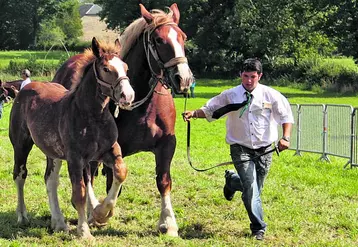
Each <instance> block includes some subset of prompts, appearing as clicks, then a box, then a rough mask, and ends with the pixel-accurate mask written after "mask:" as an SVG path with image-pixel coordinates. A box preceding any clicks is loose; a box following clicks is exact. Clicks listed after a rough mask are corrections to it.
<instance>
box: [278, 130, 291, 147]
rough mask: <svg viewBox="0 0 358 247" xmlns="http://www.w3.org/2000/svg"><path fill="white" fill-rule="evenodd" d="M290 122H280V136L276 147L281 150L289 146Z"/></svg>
mask: <svg viewBox="0 0 358 247" xmlns="http://www.w3.org/2000/svg"><path fill="white" fill-rule="evenodd" d="M291 130H292V123H284V124H282V133H283V134H282V137H281V139H280V140H279V141H278V149H279V150H280V152H281V151H283V150H286V149H288V148H289V147H290V141H291Z"/></svg>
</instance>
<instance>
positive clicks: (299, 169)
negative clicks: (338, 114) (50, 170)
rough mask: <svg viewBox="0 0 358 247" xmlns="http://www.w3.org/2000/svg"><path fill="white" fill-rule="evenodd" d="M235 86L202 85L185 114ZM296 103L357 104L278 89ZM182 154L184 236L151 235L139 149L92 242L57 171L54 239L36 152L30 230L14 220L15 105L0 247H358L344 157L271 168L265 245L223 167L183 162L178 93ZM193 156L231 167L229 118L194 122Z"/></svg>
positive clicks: (179, 195)
mask: <svg viewBox="0 0 358 247" xmlns="http://www.w3.org/2000/svg"><path fill="white" fill-rule="evenodd" d="M235 83H237V82H231V81H216V80H204V79H202V80H200V79H199V80H198V83H197V87H196V96H197V97H196V98H194V99H189V100H188V102H187V108H188V109H196V108H198V107H200V106H202V105H203V104H204V103H205V102H206V101H207V100H208V99H209V98H210V97H212V96H214V95H216V94H217V93H219V92H220V91H222V90H224V89H226V88H230V87H232V86H234V85H235ZM276 89H278V90H279V91H281V92H282V93H283V94H284V95H286V96H287V97H288V98H289V100H290V102H291V103H299V104H300V103H334V104H350V105H353V106H355V107H357V106H358V98H357V97H335V96H334V95H329V96H327V95H324V94H317V93H313V92H308V91H301V90H298V89H292V88H286V87H285V88H284V87H277V88H276ZM174 100H175V104H176V108H177V116H178V117H177V124H176V135H177V150H176V153H175V156H174V160H173V163H172V178H173V190H172V203H173V208H174V211H175V215H176V219H177V223H178V226H179V236H180V237H179V238H171V237H167V236H164V235H160V234H158V233H157V232H156V231H155V227H156V224H157V221H158V219H159V213H160V212H159V210H160V198H159V193H158V191H157V188H156V185H155V171H154V157H153V155H152V154H150V153H140V154H136V155H133V156H130V157H126V158H125V161H126V163H127V165H128V167H129V174H128V178H127V180H126V182H125V185H124V188H123V192H122V195H121V196H120V198H119V200H118V203H117V206H116V210H115V213H114V217H113V218H112V219H111V220H110V221H109V224H108V225H107V226H106V227H104V228H102V229H96V228H93V229H91V231H92V234H93V235H94V236H95V237H96V240H95V241H94V242H87V241H84V240H81V239H77V238H76V236H75V232H76V230H75V226H76V223H77V222H76V219H77V214H76V211H75V210H74V209H73V208H72V206H71V203H70V193H71V187H70V182H69V178H68V176H67V167H66V165H65V166H64V167H63V168H62V171H61V180H60V186H59V197H60V198H59V199H60V206H61V208H62V210H63V212H64V215H65V218H66V220H67V222H69V223H68V224H70V229H71V230H70V233H69V234H66V233H53V232H52V231H51V230H50V214H49V206H48V199H47V194H46V188H45V185H44V181H43V175H44V168H45V157H44V155H43V154H42V153H41V152H40V151H39V150H38V149H37V148H33V150H32V151H31V153H30V156H29V159H28V169H29V175H28V178H27V182H26V185H25V200H26V204H27V209H28V212H29V217H30V225H28V226H18V225H17V224H16V220H17V217H16V213H15V210H16V198H17V197H16V188H15V184H14V182H13V180H12V167H13V151H12V146H11V144H10V142H9V139H8V130H7V128H8V118H9V112H10V108H11V105H6V106H5V109H4V110H5V116H4V117H3V118H2V119H1V120H0V129H1V131H0V163H1V166H0V189H1V194H0V246H193V247H194V246H195V247H196V246H205V247H206V246H317V247H318V246H332V247H333V246H334V247H336V246H347V247H348V246H357V245H358V193H357V188H358V169H343V166H344V164H345V163H346V161H347V160H346V159H341V158H336V157H330V158H331V161H332V162H331V163H326V162H321V161H319V157H320V155H318V154H309V153H304V154H303V156H302V157H298V156H294V152H293V151H285V152H283V153H281V155H280V156H279V157H277V156H274V162H273V165H272V168H271V171H270V173H269V175H268V178H267V180H266V183H265V187H264V191H263V195H262V200H263V206H264V211H265V220H266V222H267V223H268V229H267V233H266V239H265V241H264V242H258V241H256V240H253V239H252V238H251V237H249V235H250V229H249V220H248V217H247V214H246V211H245V208H244V206H243V203H242V202H241V199H240V195H239V194H236V195H235V197H234V200H233V201H231V202H228V201H226V200H225V198H224V197H223V194H222V188H223V185H224V177H223V175H224V171H225V169H232V167H230V166H229V167H220V168H217V169H214V170H210V171H208V172H204V173H199V172H196V171H194V170H193V169H192V168H191V167H190V166H189V164H188V162H187V157H186V124H185V123H184V122H183V121H182V119H181V117H180V114H181V113H182V112H183V110H184V105H185V104H184V99H183V98H182V97H181V96H177V97H176V98H175V99H174ZM191 139H192V141H191V155H192V160H193V164H194V165H195V166H197V167H199V168H205V167H209V166H211V165H214V164H217V163H219V162H224V161H229V160H230V156H229V147H228V145H226V144H225V122H224V120H218V121H216V122H213V123H210V124H209V123H207V122H206V121H205V120H195V121H193V122H192V129H191ZM95 184H96V186H95V190H96V194H97V196H104V193H105V192H104V191H105V180H104V177H103V176H99V177H98V179H97V180H96V182H95Z"/></svg>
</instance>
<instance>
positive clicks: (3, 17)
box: [0, 0, 82, 50]
mask: <svg viewBox="0 0 358 247" xmlns="http://www.w3.org/2000/svg"><path fill="white" fill-rule="evenodd" d="M0 9H1V12H0V49H1V50H10V49H11V50H14V49H31V48H33V49H37V48H39V47H41V48H46V47H48V46H51V45H53V44H55V43H57V42H60V41H61V42H64V43H66V44H68V45H70V44H74V43H76V42H78V37H80V36H81V35H82V23H81V18H80V15H79V1H78V0H1V1H0Z"/></svg>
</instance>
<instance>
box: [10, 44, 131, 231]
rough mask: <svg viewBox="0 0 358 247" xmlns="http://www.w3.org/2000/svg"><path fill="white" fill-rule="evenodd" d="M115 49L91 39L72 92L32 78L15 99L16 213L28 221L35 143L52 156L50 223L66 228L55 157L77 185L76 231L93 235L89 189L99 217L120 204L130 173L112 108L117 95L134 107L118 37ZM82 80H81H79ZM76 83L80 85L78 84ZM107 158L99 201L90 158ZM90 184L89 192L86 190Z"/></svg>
mask: <svg viewBox="0 0 358 247" xmlns="http://www.w3.org/2000/svg"><path fill="white" fill-rule="evenodd" d="M115 45H116V46H115V47H114V46H113V45H112V48H110V46H109V45H106V44H102V43H98V42H97V40H96V39H95V38H93V40H92V49H88V50H87V51H86V52H85V54H84V56H83V59H82V60H81V61H78V62H77V68H78V71H77V74H76V75H75V76H74V81H73V86H72V88H71V90H69V91H68V90H66V89H65V88H64V87H63V86H62V85H60V84H57V83H41V82H31V83H29V84H28V85H26V86H25V87H24V88H23V89H22V90H20V92H19V94H18V95H17V97H16V98H15V103H14V105H13V107H12V111H11V116H10V131H9V136H10V140H11V143H12V145H13V148H14V159H15V165H14V173H13V179H14V180H15V183H16V185H17V194H18V202H17V210H16V212H17V217H18V222H19V223H24V222H26V221H27V220H28V219H27V211H26V206H25V201H24V183H25V179H26V176H27V168H26V161H27V157H28V154H29V152H30V150H31V148H32V146H33V144H34V143H35V144H36V146H38V147H39V148H40V149H41V150H42V151H43V152H44V153H45V155H46V156H47V168H46V173H45V183H46V187H47V193H48V197H49V203H50V210H51V226H52V228H53V229H54V230H55V231H60V230H65V231H67V230H68V229H67V225H66V224H65V222H64V217H63V214H62V212H61V210H60V208H59V203H58V197H57V186H58V175H59V174H58V173H59V169H60V166H59V165H57V164H56V162H53V159H61V160H67V163H68V172H69V175H70V180H71V183H72V198H71V201H72V204H73V205H74V207H75V208H76V210H77V212H78V225H77V232H78V234H79V236H81V237H84V238H92V235H91V233H90V231H89V226H88V223H87V216H86V213H85V211H86V210H85V206H86V192H87V196H88V197H89V198H90V201H91V203H92V204H91V206H92V209H93V212H91V213H92V214H93V217H94V220H95V221H97V222H99V223H101V222H103V221H106V220H107V218H108V217H109V216H108V215H109V214H111V211H112V209H113V207H114V206H115V203H116V199H117V194H118V192H119V191H120V187H121V185H122V183H123V181H124V180H125V178H126V175H127V168H126V165H125V163H124V161H123V159H122V152H121V148H120V146H119V144H118V142H117V137H118V129H117V126H116V123H115V121H114V118H113V116H112V115H111V113H110V112H109V107H108V103H109V101H110V99H112V100H113V101H114V102H116V104H119V105H121V106H123V107H126V106H130V104H131V102H132V101H133V100H134V91H133V89H132V87H131V86H130V84H129V79H128V77H127V75H126V72H127V69H128V67H127V65H126V64H125V63H124V62H123V61H122V60H121V59H120V58H119V48H120V44H119V41H118V40H116V42H115ZM76 78H77V79H76ZM76 82H77V83H76ZM92 160H95V161H103V162H104V163H105V164H106V165H109V166H111V168H112V169H113V171H114V173H113V174H114V177H113V184H112V187H111V190H110V192H109V193H108V196H107V197H106V199H105V200H104V201H103V203H101V204H99V203H98V201H96V200H95V199H91V198H92V197H94V193H93V189H92V187H91V184H90V178H89V177H87V176H86V175H85V176H84V174H87V173H88V171H87V170H88V164H89V162H90V161H92ZM86 187H87V191H86Z"/></svg>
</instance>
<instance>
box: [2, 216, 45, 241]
mask: <svg viewBox="0 0 358 247" xmlns="http://www.w3.org/2000/svg"><path fill="white" fill-rule="evenodd" d="M50 226H51V216H50V215H45V216H41V217H33V216H32V215H31V214H29V222H28V223H27V224H24V225H19V224H17V216H16V212H15V211H12V212H1V213H0V238H4V239H8V240H13V239H16V238H19V237H21V238H22V237H34V238H41V237H42V236H43V235H44V234H51V233H52V230H51V229H50Z"/></svg>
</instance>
